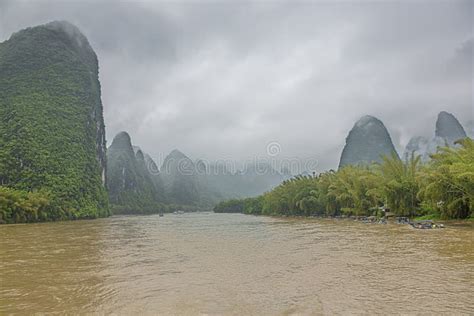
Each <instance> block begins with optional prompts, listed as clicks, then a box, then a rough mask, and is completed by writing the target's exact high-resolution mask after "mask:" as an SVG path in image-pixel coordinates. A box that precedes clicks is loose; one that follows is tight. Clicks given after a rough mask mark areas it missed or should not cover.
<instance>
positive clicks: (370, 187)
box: [214, 138, 474, 219]
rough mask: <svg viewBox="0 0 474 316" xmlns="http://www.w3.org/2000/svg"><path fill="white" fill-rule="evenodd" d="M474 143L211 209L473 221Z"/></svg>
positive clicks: (296, 183) (300, 179)
mask: <svg viewBox="0 0 474 316" xmlns="http://www.w3.org/2000/svg"><path fill="white" fill-rule="evenodd" d="M473 209H474V142H473V140H472V139H469V138H466V139H463V140H460V141H458V142H457V146H456V147H454V148H453V147H444V148H440V149H439V150H438V152H437V153H436V154H433V155H432V156H431V160H430V162H429V163H427V164H424V165H422V164H421V163H420V157H415V156H414V155H412V157H411V158H410V159H409V160H408V161H402V160H400V159H399V158H398V157H396V156H391V157H384V158H383V162H382V163H380V164H373V165H370V166H346V167H344V168H341V169H339V170H338V171H334V170H330V171H327V172H324V173H321V174H319V175H317V176H314V177H313V176H297V177H295V178H292V179H290V180H287V181H284V182H283V183H282V184H280V185H279V186H277V187H276V188H274V189H273V190H271V191H269V192H267V193H265V194H263V195H261V196H258V197H254V198H246V199H233V200H228V201H224V202H221V203H219V204H218V205H216V206H215V208H214V212H216V213H244V214H254V215H276V216H281V215H283V216H327V217H335V216H377V217H381V216H383V210H389V211H390V213H391V214H393V215H394V216H403V217H409V218H415V217H419V216H426V217H431V218H436V219H467V218H472V217H474V216H473Z"/></svg>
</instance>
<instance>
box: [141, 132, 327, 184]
mask: <svg viewBox="0 0 474 316" xmlns="http://www.w3.org/2000/svg"><path fill="white" fill-rule="evenodd" d="M281 153H282V146H281V144H280V143H279V142H277V141H271V142H269V143H268V144H267V145H266V155H264V156H260V157H259V156H254V157H252V158H249V159H245V160H243V161H237V160H234V159H231V158H219V159H216V160H206V159H198V160H195V161H194V160H192V159H190V158H188V157H186V156H184V155H183V156H178V157H172V156H166V157H164V156H161V157H158V159H156V160H152V159H150V158H148V159H147V160H146V165H147V169H148V171H149V172H150V173H151V174H152V175H158V174H162V175H172V174H174V175H176V174H181V175H186V176H192V175H197V176H282V177H286V178H288V177H292V176H295V175H300V174H307V175H312V174H313V173H314V172H315V171H316V170H317V167H318V160H317V159H316V158H305V159H302V158H298V157H280V156H281ZM155 161H156V162H155ZM158 164H159V165H161V166H162V167H161V169H160V168H159V167H158Z"/></svg>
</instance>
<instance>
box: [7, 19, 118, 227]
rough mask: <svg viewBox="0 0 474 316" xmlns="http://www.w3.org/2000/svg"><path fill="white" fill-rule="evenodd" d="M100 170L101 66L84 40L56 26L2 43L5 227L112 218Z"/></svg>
mask: <svg viewBox="0 0 474 316" xmlns="http://www.w3.org/2000/svg"><path fill="white" fill-rule="evenodd" d="M105 164H106V157H105V132H104V122H103V116H102V104H101V98H100V83H99V80H98V63H97V57H96V55H95V53H94V52H93V50H92V48H91V47H90V45H89V43H88V42H87V39H86V38H85V37H84V36H83V35H82V34H81V33H80V32H79V30H77V28H75V27H74V26H73V25H70V24H68V23H66V22H53V23H50V24H46V25H43V26H38V27H34V28H28V29H25V30H23V31H20V32H17V33H15V34H13V35H12V36H11V38H10V39H9V40H7V41H5V42H3V43H0V185H2V186H3V187H2V188H1V194H2V196H1V198H2V202H1V203H3V204H2V207H0V209H1V212H2V213H1V214H2V217H3V220H2V221H7V222H24V221H36V220H59V219H70V218H95V217H99V216H107V215H109V207H108V198H107V192H106V189H105V187H104V181H105V177H103V172H104V170H105ZM8 188H9V189H8ZM44 192H49V193H48V194H46V193H44ZM5 205H7V206H5ZM4 207H5V208H4Z"/></svg>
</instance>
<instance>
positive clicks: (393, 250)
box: [0, 213, 474, 315]
mask: <svg viewBox="0 0 474 316" xmlns="http://www.w3.org/2000/svg"><path fill="white" fill-rule="evenodd" d="M472 236H473V229H472V226H468V227H454V228H447V229H445V230H433V231H420V230H413V229H410V228H409V227H408V226H404V225H367V224H362V223H356V222H352V221H347V220H327V219H322V220H320V219H283V218H269V217H255V216H244V215H240V214H212V213H196V214H183V215H172V214H166V215H165V216H164V217H159V216H117V217H111V218H107V219H100V220H94V221H77V222H62V223H61V222H59V223H44V224H32V225H11V226H1V227H0V251H1V258H2V260H0V268H1V271H2V273H1V275H0V314H3V313H5V314H8V313H24V314H30V313H33V312H45V313H48V312H57V313H68V314H76V313H95V312H98V313H104V314H108V313H116V312H120V313H123V314H142V313H147V312H148V313H151V312H157V313H160V314H171V313H173V314H211V315H216V314H232V315H242V314H245V315H247V314H248V315H251V314H253V315H262V314H265V315H267V314H280V315H291V314H321V313H325V314H374V313H377V314H393V313H394V312H396V313H401V314H416V313H419V312H421V313H427V314H430V313H447V314H453V313H454V314H462V313H466V314H473V313H474V307H473V303H472V302H473V300H472V294H471V293H472V292H474V284H473V282H474V281H473V280H474V251H473V248H472V247H473V244H472Z"/></svg>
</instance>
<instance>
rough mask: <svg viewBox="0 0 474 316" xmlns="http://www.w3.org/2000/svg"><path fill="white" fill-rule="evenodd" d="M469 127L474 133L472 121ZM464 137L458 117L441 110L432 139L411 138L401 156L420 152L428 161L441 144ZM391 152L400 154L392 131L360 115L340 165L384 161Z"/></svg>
mask: <svg viewBox="0 0 474 316" xmlns="http://www.w3.org/2000/svg"><path fill="white" fill-rule="evenodd" d="M470 130H471V135H472V121H471V122H470ZM465 137H467V134H466V132H465V130H464V128H463V127H462V125H461V123H459V121H458V120H457V119H456V117H455V116H454V115H453V114H451V113H448V112H445V111H442V112H440V113H439V114H438V119H437V121H436V124H435V131H434V137H433V138H431V139H428V138H426V137H423V136H415V137H413V138H411V139H410V141H409V142H408V144H407V145H406V147H405V150H404V153H403V155H402V158H403V159H404V160H407V159H409V158H410V157H411V155H412V154H414V155H415V156H421V160H422V162H427V161H429V159H430V155H431V154H433V153H435V152H436V150H437V149H438V147H443V146H455V141H457V140H459V139H463V138H465ZM391 155H395V156H396V157H398V153H397V152H396V150H395V147H394V146H393V143H392V139H391V137H390V134H389V132H388V131H387V129H386V128H385V126H384V124H383V123H382V121H380V120H379V119H377V118H375V117H373V116H369V115H366V116H364V117H362V118H360V119H359V120H358V121H357V122H356V123H355V125H354V127H353V128H352V129H351V131H350V132H349V135H348V136H347V138H346V145H345V146H344V149H343V151H342V154H341V159H340V163H339V168H341V167H344V166H346V165H368V164H371V163H374V162H381V160H382V157H383V156H391Z"/></svg>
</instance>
